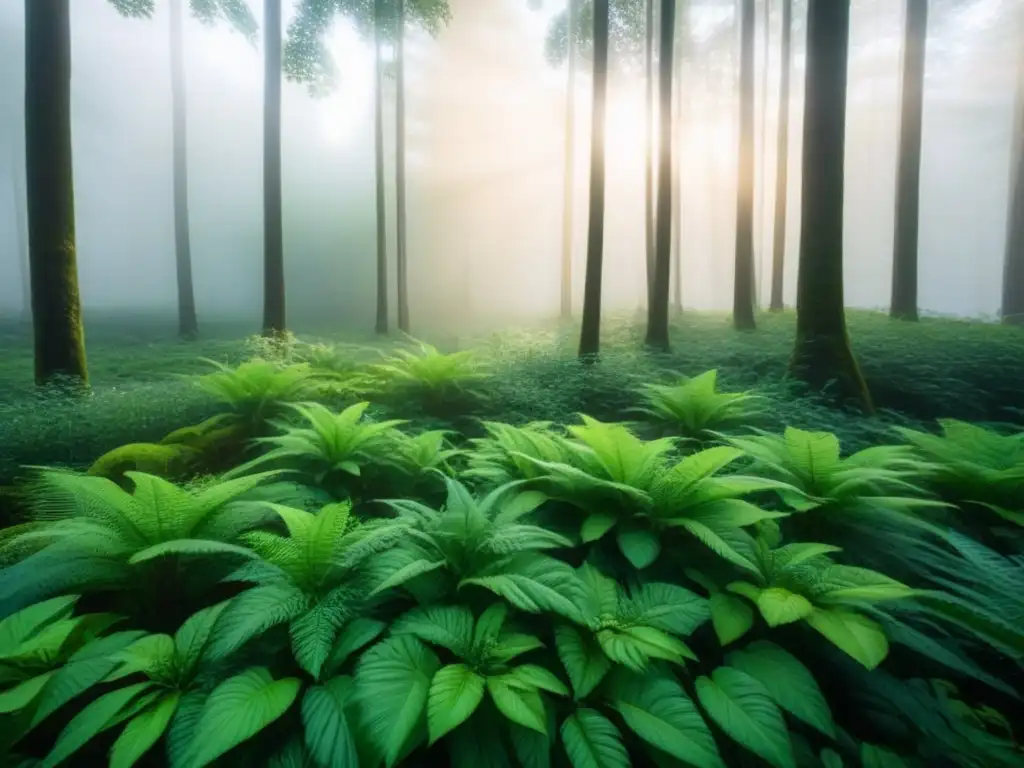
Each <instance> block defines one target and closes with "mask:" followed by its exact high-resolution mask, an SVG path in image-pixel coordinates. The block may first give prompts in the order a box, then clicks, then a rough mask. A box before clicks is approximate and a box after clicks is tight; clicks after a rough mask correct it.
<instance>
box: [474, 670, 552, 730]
mask: <svg viewBox="0 0 1024 768" xmlns="http://www.w3.org/2000/svg"><path fill="white" fill-rule="evenodd" d="M487 691H488V693H490V694H491V699H492V700H493V701H494V705H495V706H496V707H497V708H498V711H499V712H501V714H503V715H504V716H505V717H507V718H508V719H509V720H511V721H512V722H513V723H518V724H519V725H521V726H523V727H524V728H530V729H532V730H535V731H537V732H538V733H543V734H544V735H547V733H548V731H547V716H546V714H545V712H544V700H543V699H542V698H541V695H540V694H539V693H537V691H535V690H533V691H528V690H523V689H522V688H521V687H516V686H513V685H509V683H508V681H507V680H506V679H505V678H504V677H489V678H487Z"/></svg>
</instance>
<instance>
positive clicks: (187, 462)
mask: <svg viewBox="0 0 1024 768" xmlns="http://www.w3.org/2000/svg"><path fill="white" fill-rule="evenodd" d="M197 458H198V452H197V451H196V450H195V449H194V448H191V447H189V446H187V445H160V444H158V443H129V444H128V445H122V446H120V447H118V448H115V449H114V450H112V451H108V452H107V453H105V454H103V455H102V456H100V457H99V458H98V459H96V461H95V462H94V463H93V465H92V466H91V467H89V470H88V474H90V475H96V476H98V477H106V478H108V479H110V480H114V481H115V482H118V481H120V480H121V479H122V478H123V477H124V473H125V472H130V471H136V472H146V473H148V474H151V475H157V476H159V477H164V478H167V479H175V478H179V477H182V476H184V475H185V474H186V473H187V472H188V470H189V469H190V468H191V467H192V466H193V465H194V463H195V461H196V459H197Z"/></svg>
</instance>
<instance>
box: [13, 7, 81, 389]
mask: <svg viewBox="0 0 1024 768" xmlns="http://www.w3.org/2000/svg"><path fill="white" fill-rule="evenodd" d="M68 4H69V0H25V160H26V171H27V172H26V188H27V196H28V230H29V235H28V241H29V266H30V270H31V279H32V327H33V336H34V338H35V378H36V383H37V384H46V383H48V382H51V381H53V380H54V379H55V378H57V377H70V378H71V379H72V380H76V381H77V382H80V383H81V384H82V385H83V386H86V385H88V381H89V374H88V368H87V366H86V361H85V339H84V334H83V332H82V305H81V299H80V298H79V294H78V265H77V261H76V252H75V190H74V174H73V170H72V156H71V18H70V9H69V7H68Z"/></svg>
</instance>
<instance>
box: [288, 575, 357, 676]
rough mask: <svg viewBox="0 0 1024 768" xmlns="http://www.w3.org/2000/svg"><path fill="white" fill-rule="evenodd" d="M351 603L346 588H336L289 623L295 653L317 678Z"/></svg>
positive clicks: (300, 661)
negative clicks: (348, 603)
mask: <svg viewBox="0 0 1024 768" xmlns="http://www.w3.org/2000/svg"><path fill="white" fill-rule="evenodd" d="M347 602H348V594H347V593H346V591H345V589H344V588H341V589H340V590H335V591H332V592H330V593H328V594H327V595H326V596H325V597H324V598H323V599H322V600H320V601H319V602H318V603H316V605H314V606H313V607H312V608H310V609H309V610H308V611H306V612H305V613H304V614H302V615H301V616H298V617H297V618H295V619H293V620H292V622H291V625H290V626H289V634H290V635H291V641H292V655H294V656H295V661H296V662H298V665H299V666H300V667H302V669H303V670H305V671H306V672H308V673H309V674H310V675H312V677H313V678H314V679H315V680H319V679H320V670H321V669H322V668H323V665H324V662H326V661H327V659H328V657H329V656H330V653H331V647H332V646H333V645H334V639H335V637H337V635H338V629H339V627H341V626H342V625H343V624H344V623H345V620H346V619H347V618H348V617H349V612H350V609H349V606H348V605H347V604H346V603H347Z"/></svg>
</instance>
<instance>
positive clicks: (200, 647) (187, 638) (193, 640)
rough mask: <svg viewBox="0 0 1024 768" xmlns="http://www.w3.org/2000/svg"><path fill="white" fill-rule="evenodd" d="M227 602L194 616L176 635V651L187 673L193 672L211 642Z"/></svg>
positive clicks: (180, 664)
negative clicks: (214, 629)
mask: <svg viewBox="0 0 1024 768" xmlns="http://www.w3.org/2000/svg"><path fill="white" fill-rule="evenodd" d="M228 602H229V601H227V600H225V601H223V602H220V603H217V604H216V605H211V606H210V607H209V608H204V609H203V610H201V611H197V612H196V613H194V614H192V615H191V616H190V617H189V618H188V619H187V620H186V621H185V623H184V624H182V625H181V628H180V629H178V631H177V632H175V633H174V649H175V655H176V657H177V661H178V665H179V667H180V668H181V669H182V670H184V671H185V672H186V673H189V672H192V671H193V670H194V669H195V667H196V665H198V664H199V660H200V659H201V658H202V657H203V652H204V651H205V650H206V646H207V644H208V643H209V641H210V634H211V633H212V632H213V627H214V625H215V624H216V623H217V619H218V618H219V617H220V615H221V613H223V612H224V609H225V608H227V607H228Z"/></svg>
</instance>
